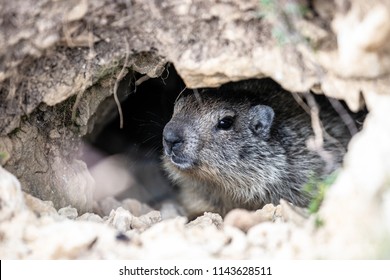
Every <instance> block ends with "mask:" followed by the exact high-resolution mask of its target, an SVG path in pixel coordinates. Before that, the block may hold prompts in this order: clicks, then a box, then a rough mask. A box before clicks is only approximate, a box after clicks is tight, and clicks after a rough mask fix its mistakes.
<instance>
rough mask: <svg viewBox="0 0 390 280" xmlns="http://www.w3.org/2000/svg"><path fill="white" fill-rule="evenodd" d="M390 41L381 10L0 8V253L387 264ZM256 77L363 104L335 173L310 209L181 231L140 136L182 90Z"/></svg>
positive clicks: (205, 5) (169, 5) (285, 5)
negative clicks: (363, 113)
mask: <svg viewBox="0 0 390 280" xmlns="http://www.w3.org/2000/svg"><path fill="white" fill-rule="evenodd" d="M389 39H390V4H389V2H388V1H386V0H373V1H370V3H369V4H367V1H363V0H356V1H349V0H341V1H319V0H314V1H305V0H294V1H291V0H275V1H258V0H249V1H246V0H239V1H233V0H222V1H218V0H213V1H203V0H195V1H193V0H191V1H190V0H186V1H175V0H166V1H144V0H119V1H109V0H95V1H89V0H81V1H78V0H59V1H51V0H37V1H34V3H32V2H31V3H30V2H29V1H27V2H26V1H24V0H14V1H5V0H0V164H1V166H2V167H1V169H0V170H1V174H0V249H1V250H0V252H1V253H0V257H1V258H107V257H112V256H111V255H110V253H109V252H114V253H113V254H114V257H118V258H123V257H131V258H141V257H142V258H144V257H160V258H171V257H182V256H185V257H188V256H193V257H210V258H211V257H217V258H224V257H227V258H256V257H268V258H269V257H288V258H335V257H341V258H389V257H390V256H389V254H388V252H390V250H388V249H389V244H390V240H389V238H388V236H390V235H389V232H390V223H389V222H388V221H390V219H389V217H390V213H389V209H390V204H389V203H390V202H389V199H388V197H389V192H390V189H389V182H390V178H389V174H390V165H389V161H388V158H390V147H389V145H388V143H390V134H389V133H390V131H389V129H388V127H390V123H389V120H390V116H389V112H390V96H389V89H390V45H389V44H388V42H389ZM176 72H177V74H176ZM264 76H268V77H271V78H273V79H274V80H276V81H278V82H279V83H280V84H281V85H282V86H283V87H285V88H286V89H288V90H289V91H293V92H307V91H309V90H311V91H313V92H316V93H318V94H325V95H327V96H332V97H335V98H338V99H342V100H345V102H346V103H347V104H348V106H349V108H350V109H351V110H354V111H358V110H359V109H361V108H362V107H363V106H367V109H368V110H369V116H368V118H367V119H366V121H365V123H364V126H363V130H362V131H361V132H360V133H358V134H357V135H356V136H355V137H354V139H353V140H352V141H351V144H350V147H349V152H348V154H347V156H346V157H345V161H344V166H343V169H342V170H341V173H340V176H339V177H338V179H337V181H336V183H335V184H334V186H333V187H332V188H331V189H330V190H329V191H328V192H327V193H326V196H325V200H324V202H323V205H322V206H321V208H320V210H319V212H318V213H317V214H312V215H309V214H308V213H305V210H299V209H295V208H293V207H292V206H290V205H288V204H287V203H285V202H282V203H281V205H279V206H267V207H268V208H266V209H262V210H261V209H260V210H258V212H253V213H248V212H246V211H243V212H240V211H239V210H234V211H235V212H234V213H232V214H231V215H230V216H227V217H226V218H225V220H223V219H222V218H221V217H220V216H219V215H218V214H215V213H213V214H212V213H209V214H205V215H204V216H202V217H201V218H199V220H195V221H193V222H191V223H188V221H187V220H186V219H185V218H184V217H182V216H181V215H182V212H181V208H180V205H177V204H176V202H175V196H174V193H175V188H174V187H173V186H170V184H169V182H168V181H167V180H166V178H165V177H164V174H163V173H161V170H160V169H159V147H158V144H156V145H155V144H153V143H152V144H151V143H150V142H148V141H149V140H147V139H149V138H151V137H152V138H151V139H153V137H156V139H155V142H156V143H160V142H159V141H158V138H159V137H161V135H160V131H161V128H162V127H163V124H164V120H165V119H167V118H169V115H170V112H171V110H172V104H173V101H174V99H175V97H176V96H177V95H178V94H179V93H180V91H182V90H184V88H187V89H188V90H189V89H192V88H198V87H216V86H219V85H221V84H223V83H225V82H228V81H236V80H241V79H247V78H260V77H264ZM119 102H122V105H121V106H120V107H119V106H118V103H119ZM120 108H122V109H123V111H121V109H120ZM148 112H151V113H152V114H155V115H156V117H149V116H150V115H148ZM122 117H123V118H124V119H122ZM122 121H124V127H123V129H119V128H118V127H119V123H121V122H122ZM145 121H146V122H149V123H152V121H154V122H156V121H157V126H154V127H152V128H150V129H149V128H148V129H141V130H140V131H138V132H135V131H136V130H137V129H136V128H139V127H142V125H143V123H145ZM129 131H130V132H131V133H130V134H129ZM133 132H134V133H133ZM117 136H118V137H117ZM145 141H146V144H145ZM151 142H153V141H151ZM84 143H87V144H84ZM88 145H89V146H88ZM91 146H92V148H85V147H91ZM96 148H100V150H98V151H96ZM86 149H88V151H90V152H85V151H86ZM145 155H146V156H145ZM107 163H109V164H108V165H107ZM99 168H100V169H99ZM101 168H103V169H101ZM106 168H108V169H110V170H113V173H111V174H112V175H108V174H109V173H107V176H102V177H105V179H108V181H107V183H106V182H105V181H103V180H102V179H97V177H96V176H97V174H98V175H99V174H100V175H101V174H106V173H105V172H107V170H108V169H106ZM102 170H103V171H102ZM102 177H99V178H102ZM99 183H100V185H99ZM128 199H130V200H128ZM131 199H133V200H131ZM134 199H136V200H134ZM341 209H342V211H341ZM156 210H157V211H156ZM302 211H303V212H304V214H302ZM270 213H271V214H270ZM175 217H176V218H175ZM241 218H242V221H241ZM362 221H364V222H362ZM319 225H321V226H319ZM26 228H27V230H25V229H26ZM58 232H61V234H60V235H58V234H57V233H58ZM119 233H120V235H118V234H119ZM64 236H71V237H72V238H71V240H72V241H71V242H70V243H69V244H68V243H67V244H65V245H63V246H62V245H61V244H62V241H63V240H64V239H63V238H64ZM76 236H79V238H76ZM113 236H114V237H115V236H119V237H115V238H116V239H115V238H114V239H113ZM123 236H125V237H123ZM211 236H213V237H211ZM367 236H369V237H370V238H368V239H367V238H366V237H367ZM206 237H207V238H206ZM46 240H50V242H51V244H52V245H51V246H50V248H52V249H50V248H48V247H47V246H45V244H46V243H45V242H46ZM94 240H101V241H99V242H97V243H95V242H96V241H94ZM167 240H168V241H169V240H171V241H172V242H173V241H177V240H180V242H181V244H182V245H183V246H182V247H181V249H180V250H178V251H177V252H176V251H175V252H171V253H172V254H170V250H165V249H164V248H169V247H167V246H172V245H171V243H169V242H168V241H167ZM232 240H233V241H234V242H233V241H232ZM368 240H374V241H373V242H371V241H370V242H369V241H368ZM15 244H16V245H15ZM91 244H92V245H91ZM94 244H95V245H94ZM96 244H97V245H96ZM140 244H142V245H140ZM14 245H15V246H14ZM61 246H62V247H61ZM129 246H130V247H131V248H133V249H134V250H132V251H131V250H130V251H131V252H134V253H129V252H128V250H127V249H128V247H129ZM59 248H60V249H59ZM80 248H81V249H80ZM171 248H172V247H171ZM297 248H298V249H297ZM383 248H384V249H383ZM386 248H387V249H386ZM51 250H52V251H51ZM189 252H191V253H189Z"/></svg>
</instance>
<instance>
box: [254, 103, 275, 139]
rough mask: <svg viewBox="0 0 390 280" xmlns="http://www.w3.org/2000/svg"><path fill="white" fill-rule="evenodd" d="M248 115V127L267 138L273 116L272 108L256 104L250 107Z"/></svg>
mask: <svg viewBox="0 0 390 280" xmlns="http://www.w3.org/2000/svg"><path fill="white" fill-rule="evenodd" d="M249 116H250V124H249V128H250V129H251V130H252V132H253V133H254V134H256V135H260V136H262V137H264V138H265V139H268V137H269V132H270V130H271V126H272V122H273V120H274V116H275V113H274V110H273V109H272V108H271V107H269V106H266V105H256V106H253V107H252V108H250V110H249Z"/></svg>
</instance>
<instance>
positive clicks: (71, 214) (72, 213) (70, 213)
mask: <svg viewBox="0 0 390 280" xmlns="http://www.w3.org/2000/svg"><path fill="white" fill-rule="evenodd" d="M58 214H59V215H60V216H62V217H65V218H67V219H70V220H74V219H76V218H77V216H78V215H79V214H78V213H77V209H76V208H73V207H70V206H67V207H63V208H61V209H59V210H58Z"/></svg>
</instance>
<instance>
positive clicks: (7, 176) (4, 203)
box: [0, 166, 25, 222]
mask: <svg viewBox="0 0 390 280" xmlns="http://www.w3.org/2000/svg"><path fill="white" fill-rule="evenodd" d="M24 209H25V204H24V199H23V193H22V190H21V186H20V183H19V181H18V179H16V177H15V176H14V175H12V174H11V173H9V172H8V171H7V170H5V169H4V168H3V167H1V166H0V222H2V221H5V220H8V219H11V218H12V217H13V216H15V215H16V214H17V213H19V212H20V211H22V210H24Z"/></svg>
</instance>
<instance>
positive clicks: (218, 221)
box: [187, 212, 223, 229]
mask: <svg viewBox="0 0 390 280" xmlns="http://www.w3.org/2000/svg"><path fill="white" fill-rule="evenodd" d="M210 225H213V226H215V227H216V228H217V229H221V228H222V227H223V220H222V217H221V215H219V214H216V213H209V212H206V213H204V214H203V216H200V217H197V218H196V219H195V220H193V221H192V222H190V223H189V224H187V228H191V227H200V228H207V227H209V226H210Z"/></svg>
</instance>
